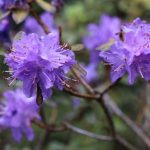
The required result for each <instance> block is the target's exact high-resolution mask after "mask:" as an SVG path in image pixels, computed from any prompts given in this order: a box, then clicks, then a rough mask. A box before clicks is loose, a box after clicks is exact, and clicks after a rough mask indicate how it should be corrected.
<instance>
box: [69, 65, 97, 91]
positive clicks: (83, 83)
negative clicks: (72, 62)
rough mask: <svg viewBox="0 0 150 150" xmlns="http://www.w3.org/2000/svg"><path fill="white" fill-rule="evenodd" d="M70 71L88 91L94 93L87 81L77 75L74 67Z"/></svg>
mask: <svg viewBox="0 0 150 150" xmlns="http://www.w3.org/2000/svg"><path fill="white" fill-rule="evenodd" d="M72 72H73V74H74V75H75V76H76V78H77V79H78V80H79V81H80V82H81V84H82V85H83V86H84V87H85V89H86V90H87V92H88V93H90V94H95V93H94V90H93V89H92V88H91V86H90V85H89V84H87V82H86V81H85V80H84V79H83V78H82V77H80V75H78V73H77V72H76V70H75V69H73V68H72Z"/></svg>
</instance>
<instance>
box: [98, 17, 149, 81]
mask: <svg viewBox="0 0 150 150" xmlns="http://www.w3.org/2000/svg"><path fill="white" fill-rule="evenodd" d="M121 30H122V34H123V38H121V39H118V40H116V41H115V43H114V45H113V46H112V47H111V48H110V50H108V51H103V52H100V57H101V58H102V59H103V60H104V61H105V62H107V63H108V64H110V65H111V66H112V67H111V79H112V81H113V82H115V81H116V80H117V79H118V78H120V77H122V76H123V75H124V73H125V72H128V74H129V83H130V84H133V83H134V81H135V79H136V77H137V76H138V75H140V76H141V77H142V78H144V79H145V80H150V61H149V60H150V24H149V23H146V22H145V21H142V20H140V18H137V19H135V20H134V21H133V22H132V23H130V24H127V25H124V26H122V27H121Z"/></svg>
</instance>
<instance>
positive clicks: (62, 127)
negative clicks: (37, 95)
mask: <svg viewBox="0 0 150 150" xmlns="http://www.w3.org/2000/svg"><path fill="white" fill-rule="evenodd" d="M32 122H33V123H34V124H36V125H37V126H38V127H40V128H42V129H45V130H47V131H49V132H61V131H65V130H66V127H65V126H64V125H63V126H61V127H57V128H56V127H54V126H53V125H52V126H50V125H47V124H45V123H43V122H40V121H38V120H36V119H34V120H33V121H32Z"/></svg>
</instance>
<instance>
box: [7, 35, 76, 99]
mask: <svg viewBox="0 0 150 150" xmlns="http://www.w3.org/2000/svg"><path fill="white" fill-rule="evenodd" d="M6 62H7V64H8V65H9V67H11V68H12V70H13V72H12V77H13V78H15V79H18V80H21V81H23V91H24V93H25V94H26V95H27V96H28V97H31V96H32V95H33V94H34V93H35V91H36V87H37V84H38V85H39V87H40V89H41V91H42V95H43V97H45V98H48V97H49V96H50V95H51V88H52V87H53V86H55V87H57V88H58V89H60V90H61V89H62V88H63V87H64V85H65V84H66V83H65V79H66V73H67V72H68V71H69V70H70V67H72V66H73V65H74V64H75V63H76V61H75V59H74V53H73V52H72V51H70V50H69V49H64V48H63V46H61V45H59V37H58V35H57V34H55V33H50V34H48V35H45V36H38V35H37V34H34V33H33V34H29V35H26V34H25V33H24V34H23V35H22V37H21V39H20V40H17V41H14V43H13V46H12V52H11V53H10V54H8V55H6Z"/></svg>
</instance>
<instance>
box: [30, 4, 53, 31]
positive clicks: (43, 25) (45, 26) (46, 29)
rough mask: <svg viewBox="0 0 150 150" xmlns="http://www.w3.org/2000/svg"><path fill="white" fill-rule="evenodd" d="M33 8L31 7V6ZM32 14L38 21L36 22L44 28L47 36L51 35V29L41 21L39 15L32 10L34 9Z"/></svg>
mask: <svg viewBox="0 0 150 150" xmlns="http://www.w3.org/2000/svg"><path fill="white" fill-rule="evenodd" d="M30 7H31V5H30ZM30 12H31V14H32V15H33V17H34V18H35V19H36V21H37V22H38V23H39V24H40V25H41V27H42V28H43V30H44V32H45V33H46V34H49V33H50V30H49V28H48V27H47V25H46V24H45V23H44V22H43V21H42V20H41V18H40V17H39V16H38V15H37V13H36V12H35V11H34V10H33V9H32V7H31V8H30Z"/></svg>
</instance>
